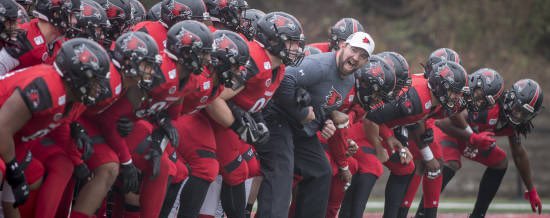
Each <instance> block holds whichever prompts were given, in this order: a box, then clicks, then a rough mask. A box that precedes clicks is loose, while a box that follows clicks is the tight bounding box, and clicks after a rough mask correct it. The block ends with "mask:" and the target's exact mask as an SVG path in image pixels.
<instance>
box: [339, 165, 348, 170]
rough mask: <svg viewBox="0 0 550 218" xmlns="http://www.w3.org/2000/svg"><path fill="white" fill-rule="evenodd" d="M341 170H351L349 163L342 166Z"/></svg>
mask: <svg viewBox="0 0 550 218" xmlns="http://www.w3.org/2000/svg"><path fill="white" fill-rule="evenodd" d="M340 170H342V171H346V170H349V165H346V166H345V167H340Z"/></svg>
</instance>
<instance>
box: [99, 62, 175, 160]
mask: <svg viewBox="0 0 550 218" xmlns="http://www.w3.org/2000/svg"><path fill="white" fill-rule="evenodd" d="M163 60H164V61H163V63H162V66H161V70H162V75H159V76H160V78H159V79H158V81H157V82H155V85H154V87H153V89H152V90H151V91H149V92H148V96H146V97H147V98H146V99H143V100H142V101H140V102H131V101H130V97H128V92H126V93H125V94H124V95H123V96H121V97H120V98H119V99H118V100H117V101H115V103H114V104H113V105H111V106H110V107H109V108H107V110H105V112H104V113H102V115H101V118H102V119H97V122H98V125H101V126H102V127H103V128H101V131H102V134H103V136H105V140H106V141H107V144H109V145H111V146H113V149H114V150H115V152H117V154H118V155H119V158H120V161H121V162H122V163H124V162H128V161H129V160H130V159H131V155H130V151H129V150H128V146H127V145H126V140H125V139H124V138H123V137H121V136H120V135H119V134H118V131H117V129H116V122H117V121H118V120H119V119H120V118H121V117H126V118H129V119H131V120H137V119H140V118H146V117H149V116H151V115H153V114H155V113H158V112H160V111H163V110H166V109H169V108H170V109H172V108H176V107H170V106H172V105H174V104H175V103H176V102H178V101H180V100H181V93H182V92H180V91H178V90H182V88H180V87H179V77H178V74H177V72H176V65H175V63H174V62H173V61H172V60H171V59H169V58H168V57H167V56H166V55H164V56H163Z"/></svg>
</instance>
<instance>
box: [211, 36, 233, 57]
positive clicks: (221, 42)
mask: <svg viewBox="0 0 550 218" xmlns="http://www.w3.org/2000/svg"><path fill="white" fill-rule="evenodd" d="M213 47H214V50H226V51H228V52H229V53H231V54H232V55H233V56H237V55H239V50H238V48H237V45H236V44H235V42H233V40H231V39H230V38H229V37H227V35H225V34H223V35H222V37H219V38H216V39H214V44H213Z"/></svg>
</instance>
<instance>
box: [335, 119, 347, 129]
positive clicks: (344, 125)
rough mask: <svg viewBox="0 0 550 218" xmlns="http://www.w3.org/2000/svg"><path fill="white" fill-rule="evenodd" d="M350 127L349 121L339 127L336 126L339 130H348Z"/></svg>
mask: <svg viewBox="0 0 550 218" xmlns="http://www.w3.org/2000/svg"><path fill="white" fill-rule="evenodd" d="M348 126H349V120H347V121H346V122H345V123H342V124H338V125H337V126H336V128H338V129H343V128H348Z"/></svg>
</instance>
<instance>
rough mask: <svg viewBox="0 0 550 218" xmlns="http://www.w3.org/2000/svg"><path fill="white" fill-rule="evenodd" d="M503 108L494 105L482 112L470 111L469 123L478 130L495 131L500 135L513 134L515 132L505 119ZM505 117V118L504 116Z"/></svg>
mask: <svg viewBox="0 0 550 218" xmlns="http://www.w3.org/2000/svg"><path fill="white" fill-rule="evenodd" d="M503 118H504V116H502V108H501V107H500V105H498V104H497V105H494V106H493V107H491V108H488V109H487V110H484V111H480V112H468V119H467V120H468V124H469V125H470V126H471V127H472V129H473V130H474V131H476V132H484V131H489V132H494V133H495V135H498V136H511V135H514V134H515V131H514V128H512V127H511V126H510V125H509V123H508V122H506V120H503ZM504 119H505V118H504Z"/></svg>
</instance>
